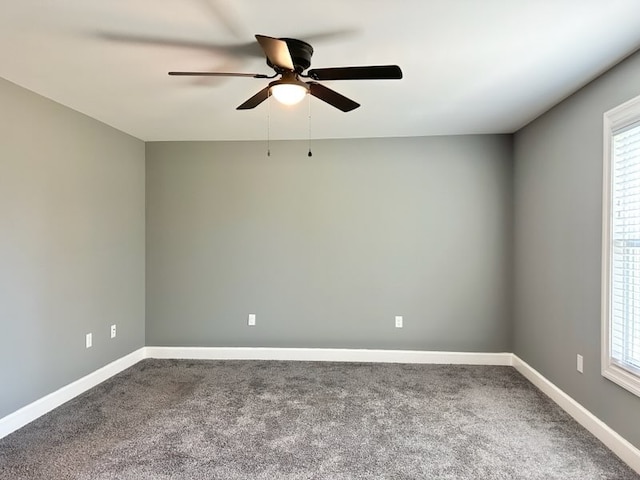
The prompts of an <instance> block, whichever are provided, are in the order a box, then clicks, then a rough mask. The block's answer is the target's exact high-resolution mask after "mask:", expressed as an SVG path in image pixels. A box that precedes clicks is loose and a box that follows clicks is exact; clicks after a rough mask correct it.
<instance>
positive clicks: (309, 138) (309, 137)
mask: <svg viewBox="0 0 640 480" xmlns="http://www.w3.org/2000/svg"><path fill="white" fill-rule="evenodd" d="M307 97H309V132H308V140H309V153H307V157H312V156H313V153H311V95H310V94H308V93H307Z"/></svg>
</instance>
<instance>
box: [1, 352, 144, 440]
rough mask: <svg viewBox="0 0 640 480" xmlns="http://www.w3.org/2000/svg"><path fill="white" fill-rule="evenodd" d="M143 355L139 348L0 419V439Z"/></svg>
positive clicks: (127, 366)
mask: <svg viewBox="0 0 640 480" xmlns="http://www.w3.org/2000/svg"><path fill="white" fill-rule="evenodd" d="M145 353H146V352H145V349H144V348H140V349H138V350H136V351H134V352H132V353H130V354H128V355H126V356H124V357H122V358H119V359H118V360H115V361H114V362H111V363H110V364H108V365H105V366H104V367H102V368H99V369H98V370H96V371H95V372H92V373H90V374H89V375H86V376H84V377H82V378H80V379H78V380H76V381H75V382H73V383H70V384H69V385H66V386H64V387H62V388H60V389H58V390H56V391H55V392H52V393H50V394H49V395H46V396H44V397H42V398H40V399H38V400H36V401H35V402H32V403H30V404H29V405H26V406H24V407H22V408H21V409H20V410H16V411H15V412H13V413H11V414H9V415H7V416H6V417H3V418H0V438H3V437H6V436H7V435H9V434H10V433H12V432H15V431H16V430H18V429H19V428H22V427H24V426H25V425H26V424H28V423H30V422H32V421H34V420H35V419H37V418H38V417H41V416H42V415H44V414H45V413H48V412H50V411H51V410H53V409H54V408H57V407H59V406H60V405H62V404H63V403H66V402H68V401H69V400H72V399H73V398H75V397H77V396H78V395H80V394H81V393H83V392H86V391H87V390H89V389H90V388H93V387H95V386H96V385H98V384H100V383H102V382H104V381H105V380H107V379H108V378H111V377H112V376H114V375H115V374H117V373H120V372H121V371H123V370H125V369H127V368H129V367H131V366H132V365H135V364H136V363H138V362H139V361H140V360H142V359H144V358H145Z"/></svg>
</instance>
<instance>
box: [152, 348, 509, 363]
mask: <svg viewBox="0 0 640 480" xmlns="http://www.w3.org/2000/svg"><path fill="white" fill-rule="evenodd" d="M146 350H147V358H179V359H190V360H295V361H315V362H370V363H434V364H464V365H511V358H512V355H511V354H510V353H466V352H426V351H417V350H367V349H342V348H250V347H229V348H225V347H147V349H146Z"/></svg>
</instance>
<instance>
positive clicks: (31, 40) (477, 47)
mask: <svg viewBox="0 0 640 480" xmlns="http://www.w3.org/2000/svg"><path fill="white" fill-rule="evenodd" d="M1 1H2V11H1V14H0V76H1V77H4V78H5V79H7V80H9V81H11V82H14V83H16V84H18V85H21V86H23V87H25V88H28V89H30V90H33V91H34V92H37V93H39V94H41V95H44V96H46V97H48V98H51V99H53V100H55V101H57V102H59V103H62V104H64V105H66V106H68V107H71V108H73V109H75V110H78V111H80V112H82V113H85V114H87V115H89V116H91V117H93V118H96V119H98V120H100V121H102V122H104V123H106V124H109V125H111V126H113V127H115V128H118V129H120V130H122V131H124V132H127V133H129V134H131V135H133V136H135V137H138V138H140V139H142V140H147V141H149V140H247V139H261V140H262V139H265V138H266V135H267V112H268V110H269V109H268V108H267V103H266V102H265V103H264V104H262V105H260V106H259V107H257V108H256V109H255V110H250V111H236V110H235V107H236V106H238V105H239V104H240V103H242V102H243V101H245V100H246V99H247V98H249V97H250V96H252V95H253V94H254V93H256V92H257V91H258V90H260V89H261V88H263V87H264V86H266V84H267V82H268V81H266V80H259V79H253V78H224V79H215V80H211V79H195V78H185V77H170V76H168V75H167V72H168V71H169V70H218V71H241V72H251V73H272V71H270V69H269V68H268V67H267V66H266V64H265V63H264V58H258V57H252V56H248V55H247V52H249V53H250V52H252V51H253V52H258V53H259V49H258V47H257V44H253V45H251V43H252V42H255V39H254V37H253V35H254V34H256V33H259V34H264V35H268V36H273V37H293V38H299V39H301V40H308V41H309V42H310V43H311V44H312V45H313V46H314V48H315V53H314V56H313V62H312V68H313V67H316V68H320V67H333V66H347V65H369V64H391V63H393V64H398V65H400V66H401V67H402V69H403V72H404V79H402V80H389V81H340V82H339V81H334V82H325V85H327V86H330V87H331V88H333V89H335V90H337V91H339V92H340V93H342V94H344V95H346V96H348V97H351V98H352V99H354V100H356V101H357V102H359V103H361V104H362V107H360V108H359V109H357V110H354V111H353V112H350V113H342V112H340V111H338V110H336V109H334V108H332V107H330V106H328V105H327V104H325V103H323V102H321V101H319V100H317V99H313V100H312V101H311V136H312V137H313V138H344V137H382V136H422V135H442V134H467V133H509V132H513V131H515V130H517V129H518V128H520V127H522V126H523V125H525V124H527V123H528V122H529V121H531V120H532V119H534V118H535V117H536V116H538V115H539V114H540V113H542V112H544V111H545V110H547V109H548V108H549V107H550V106H552V105H553V104H555V103H557V102H558V101H560V100H561V99H563V98H565V97H566V96H567V95H569V94H571V93H572V92H574V91H575V90H577V89H578V88H579V87H581V86H583V85H584V84H586V83H587V82H588V81H589V80H591V79H593V78H595V77H596V76H597V75H599V74H600V73H602V72H603V71H605V70H606V69H608V68H609V67H611V66H612V65H614V64H615V63H617V62H618V61H620V60H621V59H622V58H624V57H625V56H627V55H629V54H630V53H632V52H633V51H635V50H637V49H638V48H639V47H640V0H402V1H390V0H388V1H384V2H383V1H377V0H316V1H314V2H311V1H308V0H296V1H294V0H270V1H265V0H110V1H107V0H59V1H53V0H19V1H18V0H16V1H12V0H1ZM323 34H332V35H323ZM270 110H271V128H270V131H271V138H274V139H276V138H306V136H307V135H308V122H307V117H308V113H309V104H308V103H307V102H306V101H305V102H303V104H301V105H298V106H297V107H293V108H291V107H289V108H285V107H281V106H278V105H277V104H275V103H272V105H271V109H270Z"/></svg>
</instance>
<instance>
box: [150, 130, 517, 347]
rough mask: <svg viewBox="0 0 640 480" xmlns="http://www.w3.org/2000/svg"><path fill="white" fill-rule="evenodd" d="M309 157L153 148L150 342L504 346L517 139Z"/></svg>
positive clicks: (246, 147) (370, 143)
mask: <svg viewBox="0 0 640 480" xmlns="http://www.w3.org/2000/svg"><path fill="white" fill-rule="evenodd" d="M313 150H314V156H313V157H312V158H308V157H307V155H306V153H307V146H306V142H276V143H274V144H272V146H271V151H272V155H271V157H267V156H266V154H265V153H266V145H265V143H264V142H245V143H241V142H240V143H234V142H218V143H206V142H202V143H198V142H182V143H181V142H175V143H174V142H166V143H165V142H160V143H148V144H147V146H146V152H147V327H146V341H147V345H182V346H274V347H354V348H389V349H426V350H454V351H508V350H509V349H510V345H509V339H510V298H511V291H510V285H511V281H510V279H511V278H510V272H511V256H510V245H511V234H510V232H511V221H512V211H511V204H512V195H511V180H512V168H511V167H512V160H511V157H512V144H511V137H510V136H459V137H431V138H397V139H369V140H333V141H332V140H324V141H315V142H313ZM249 313H255V314H257V326H256V327H248V326H247V325H246V321H247V315H248V314H249ZM394 315H403V316H404V322H405V327H404V328H403V329H396V328H394Z"/></svg>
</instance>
